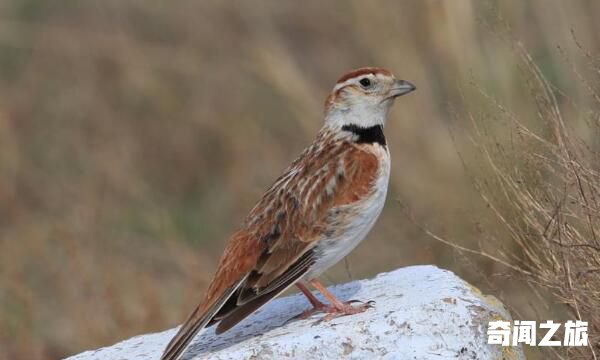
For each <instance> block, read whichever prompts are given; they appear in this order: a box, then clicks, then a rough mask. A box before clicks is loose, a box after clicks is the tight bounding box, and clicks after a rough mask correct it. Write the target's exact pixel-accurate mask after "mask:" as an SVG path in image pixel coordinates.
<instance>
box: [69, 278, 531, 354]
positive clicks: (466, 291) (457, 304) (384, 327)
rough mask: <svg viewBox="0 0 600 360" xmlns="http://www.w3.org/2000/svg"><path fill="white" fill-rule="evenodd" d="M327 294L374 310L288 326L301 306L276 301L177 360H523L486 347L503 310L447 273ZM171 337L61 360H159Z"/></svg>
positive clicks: (296, 298)
mask: <svg viewBox="0 0 600 360" xmlns="http://www.w3.org/2000/svg"><path fill="white" fill-rule="evenodd" d="M332 291H333V293H334V294H336V295H337V296H338V297H339V298H340V299H345V300H350V299H357V300H363V301H367V300H375V301H376V304H375V307H374V308H373V309H369V310H368V311H366V312H364V313H361V314H357V315H352V316H346V317H340V318H336V319H333V320H331V321H329V322H319V318H320V317H321V316H322V314H317V315H315V316H314V317H313V318H311V319H307V320H297V321H289V322H288V320H289V318H290V317H292V316H293V315H296V314H298V313H300V312H302V311H303V310H305V309H307V308H308V307H309V304H308V302H307V301H306V300H305V298H304V297H303V296H302V295H299V294H297V295H293V296H288V297H285V298H280V299H276V300H274V301H272V302H271V303H269V304H267V305H265V306H264V307H263V308H261V309H260V310H259V311H258V312H257V313H255V314H254V315H252V316H250V317H249V318H247V319H246V320H244V321H243V322H242V323H240V324H238V326H236V327H234V328H233V329H232V330H230V331H228V332H226V333H224V334H222V335H221V336H215V334H214V328H209V329H208V330H205V331H204V332H202V333H201V334H199V335H198V336H197V337H196V339H195V341H194V342H193V343H192V346H191V347H190V348H188V350H187V351H186V354H185V355H184V357H183V359H184V360H192V359H193V360H196V359H215V360H225V359H235V360H238V359H249V360H250V359H252V360H254V359H390V360H391V359H524V355H523V352H522V349H521V348H519V347H505V348H502V347H500V346H499V345H488V344H487V336H486V331H487V324H488V321H490V320H499V319H504V320H510V315H509V314H508V312H507V311H506V310H505V309H504V307H503V306H502V304H501V303H500V302H499V301H498V300H496V298H494V297H492V296H485V295H483V294H481V292H480V291H479V290H478V289H477V288H475V287H473V286H471V285H469V284H468V283H466V282H464V281H463V280H461V279H460V278H458V277H457V276H456V275H454V274H453V273H451V272H449V271H445V270H440V269H438V268H436V267H434V266H412V267H407V268H402V269H398V270H395V271H392V272H389V273H383V274H379V275H378V276H377V277H375V278H374V279H371V280H362V281H354V282H351V283H347V284H344V285H339V286H335V287H333V288H332ZM173 335H175V329H171V330H167V331H164V332H161V333H156V334H149V335H141V336H137V337H134V338H131V339H129V340H125V341H123V342H120V343H118V344H116V345H113V346H110V347H105V348H101V349H98V350H93V351H87V352H84V353H81V354H79V355H75V356H72V357H70V358H68V359H69V360H92V359H93V360H141V359H147V360H158V359H159V358H160V354H161V352H162V350H163V348H164V346H165V345H166V344H167V342H168V341H169V340H170V339H171V337H172V336H173Z"/></svg>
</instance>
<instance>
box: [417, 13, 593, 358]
mask: <svg viewBox="0 0 600 360" xmlns="http://www.w3.org/2000/svg"><path fill="white" fill-rule="evenodd" d="M499 22H500V23H501V24H502V23H503V22H502V21H499ZM496 30H497V29H496ZM498 34H503V35H506V38H507V41H508V43H509V45H510V46H511V47H512V49H513V51H514V54H515V56H516V58H517V59H518V60H519V61H520V66H521V69H522V72H521V78H522V81H523V84H524V85H525V86H526V87H527V89H528V91H529V96H528V98H529V99H530V101H531V102H532V103H533V104H535V108H536V115H537V120H536V121H534V122H531V121H527V120H526V119H523V118H522V117H521V116H520V115H519V114H518V113H516V112H514V111H513V110H512V109H510V108H509V107H507V106H504V105H502V104H501V103H500V102H499V101H498V100H497V99H496V98H494V97H493V96H490V95H489V94H488V93H487V91H486V90H485V89H484V88H482V87H481V86H480V85H479V84H478V83H477V82H476V81H473V82H472V83H471V87H472V89H474V90H475V92H476V93H478V94H479V98H480V99H481V100H483V102H484V103H485V104H486V108H485V109H484V110H482V111H480V112H478V113H474V112H473V111H472V110H473V109H472V103H473V99H472V98H471V99H466V98H464V99H463V100H464V101H465V103H469V104H471V106H469V105H467V106H466V109H467V110H466V112H465V113H463V114H460V115H459V114H457V115H456V116H458V117H460V118H461V119H467V120H468V122H469V128H468V130H466V131H465V133H468V134H470V138H471V140H472V142H471V146H473V148H472V149H471V151H469V152H468V155H467V156H468V157H469V159H466V158H464V157H463V156H462V155H463V152H464V148H463V149H460V146H458V148H459V153H460V155H461V159H462V161H463V166H464V167H465V170H466V172H467V173H468V174H469V177H470V180H471V181H472V183H473V185H474V188H475V189H476V190H477V192H478V193H479V194H480V196H481V198H482V199H483V201H484V203H485V204H486V206H487V208H488V209H489V211H490V212H491V213H493V214H494V216H495V218H496V219H497V221H498V223H499V224H501V225H502V227H503V230H504V231H502V232H501V233H500V235H498V234H494V233H491V232H489V231H484V232H485V233H486V234H485V235H484V236H482V239H485V240H486V241H483V242H482V243H480V244H479V248H469V247H465V246H462V245H460V244H459V243H457V242H455V241H453V240H449V239H447V238H444V237H442V236H440V235H437V234H435V233H433V232H431V231H430V230H428V229H424V230H425V232H426V233H427V234H428V235H429V236H431V237H433V238H434V239H436V240H438V241H440V242H442V243H444V244H446V245H450V246H451V247H452V248H454V249H456V250H458V251H460V252H462V253H464V254H469V255H471V256H473V255H476V256H480V257H482V258H484V259H486V260H489V261H491V262H493V263H497V264H499V265H501V266H502V267H504V268H505V269H506V270H507V271H506V272H505V275H508V278H509V279H512V281H513V282H517V281H519V280H524V281H526V282H527V283H529V284H530V286H531V291H525V292H526V293H529V294H530V295H531V296H532V297H533V298H535V300H532V301H531V309H529V310H525V309H524V308H523V307H522V306H520V304H519V303H518V301H517V302H515V301H514V300H515V299H511V298H510V297H506V296H505V298H504V300H505V302H506V303H508V304H509V305H511V306H512V307H513V309H512V310H513V312H514V313H516V314H517V316H521V317H519V318H522V316H523V315H525V316H526V314H528V313H531V312H533V313H534V315H535V318H536V319H537V320H540V321H541V320H543V319H544V311H543V309H552V310H553V311H551V312H550V314H554V316H559V317H560V316H561V315H560V313H561V309H560V306H559V305H560V304H562V305H564V306H565V307H566V309H567V310H568V311H567V313H568V315H567V316H566V317H563V318H566V319H571V320H572V319H577V320H582V321H587V322H589V346H588V347H583V348H564V349H546V351H548V352H549V354H550V355H552V356H556V357H558V358H561V359H594V360H596V359H598V358H599V357H600V148H599V147H598V139H600V97H598V91H600V89H597V85H595V83H594V81H593V80H589V79H598V78H600V71H598V70H599V69H600V68H599V67H598V64H600V57H598V56H594V55H592V54H591V53H590V52H588V51H587V50H586V49H585V48H584V47H583V46H582V45H581V44H580V43H579V42H578V41H577V39H576V37H575V34H574V33H573V39H572V41H573V43H574V44H576V46H577V47H578V49H579V51H580V55H581V56H582V57H584V58H585V59H586V64H585V65H586V66H585V67H584V68H583V69H580V68H579V67H578V66H575V65H573V63H572V62H571V60H570V59H569V58H568V57H566V56H565V58H564V61H565V65H567V66H569V65H570V70H571V72H572V78H573V79H574V80H573V81H579V82H580V83H581V85H582V86H583V88H585V89H586V91H587V97H588V100H589V101H588V102H587V104H588V105H589V107H588V108H583V106H584V105H582V104H581V103H577V102H575V101H574V100H573V98H571V97H570V96H569V94H568V93H567V92H563V91H561V90H560V89H558V88H557V87H556V86H555V85H554V84H552V83H550V82H549V80H548V78H547V77H546V76H545V75H544V74H543V72H542V71H541V70H540V68H539V66H538V65H537V64H536V62H535V61H534V60H533V58H532V56H531V54H530V53H529V52H528V51H527V49H526V48H525V47H524V46H523V44H522V43H520V42H518V41H514V39H512V38H511V35H510V34H508V35H507V32H506V29H503V30H500V31H499V32H498ZM584 72H585V73H586V75H583V73H584ZM588 76H590V77H588ZM565 108H571V109H574V110H576V112H574V113H573V112H571V113H569V115H567V116H565V115H564V112H565ZM578 116H584V121H581V119H578V118H577V117H578ZM498 125H500V126H501V127H504V131H499V130H498V128H497V126H498ZM494 128H495V129H494ZM473 164H484V165H485V166H487V170H483V171H482V169H481V168H476V167H474V166H473ZM506 238H509V239H510V241H506ZM491 281H494V280H491ZM513 295H514V292H513ZM536 310H541V311H540V312H538V313H535V312H536ZM546 313H547V312H546ZM546 316H547V315H546ZM563 316H564V315H563ZM542 335H543V334H540V335H539V336H540V338H541V336H542ZM560 336H562V335H560ZM560 336H559V339H562V337H560Z"/></svg>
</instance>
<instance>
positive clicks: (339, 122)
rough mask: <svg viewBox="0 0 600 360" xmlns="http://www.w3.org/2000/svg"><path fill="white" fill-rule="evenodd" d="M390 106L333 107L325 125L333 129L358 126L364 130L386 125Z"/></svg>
mask: <svg viewBox="0 0 600 360" xmlns="http://www.w3.org/2000/svg"><path fill="white" fill-rule="evenodd" d="M389 109H390V107H389V106H385V105H383V106H382V105H380V104H378V105H375V106H373V105H371V104H365V105H362V104H361V105H358V104H354V105H353V106H351V107H341V106H340V107H332V108H330V109H329V111H328V112H327V113H326V114H325V125H328V126H331V127H342V126H344V125H356V126H360V127H362V128H370V127H372V126H376V125H381V126H384V125H385V121H386V119H387V116H388V113H389Z"/></svg>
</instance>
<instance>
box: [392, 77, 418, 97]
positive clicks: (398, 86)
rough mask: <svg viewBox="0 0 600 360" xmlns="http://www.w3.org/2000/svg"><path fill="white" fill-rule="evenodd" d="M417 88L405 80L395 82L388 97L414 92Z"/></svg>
mask: <svg viewBox="0 0 600 360" xmlns="http://www.w3.org/2000/svg"><path fill="white" fill-rule="evenodd" d="M416 89H417V87H416V86H414V85H413V84H411V83H409V82H408V81H406V80H396V81H394V85H393V86H392V89H391V90H390V97H398V96H402V95H405V94H408V93H409V92H411V91H413V90H416Z"/></svg>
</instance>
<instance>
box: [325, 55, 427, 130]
mask: <svg viewBox="0 0 600 360" xmlns="http://www.w3.org/2000/svg"><path fill="white" fill-rule="evenodd" d="M415 89H416V87H415V86H414V85H413V84H411V83H409V82H408V81H406V80H398V79H396V77H395V76H394V74H392V73H391V72H390V71H388V70H386V69H382V68H376V67H365V68H360V69H356V70H353V71H350V72H349V73H347V74H345V75H344V76H342V77H341V78H340V79H339V80H338V81H337V83H336V84H335V86H334V88H333V90H332V92H331V94H330V95H329V96H328V97H327V100H326V102H325V123H326V125H329V126H344V125H357V126H360V127H364V128H367V127H371V126H375V125H383V124H384V123H385V120H386V117H387V114H388V111H389V109H390V107H391V105H392V104H393V103H394V99H396V98H397V97H399V96H402V95H404V94H408V93H409V92H411V91H413V90H415Z"/></svg>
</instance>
